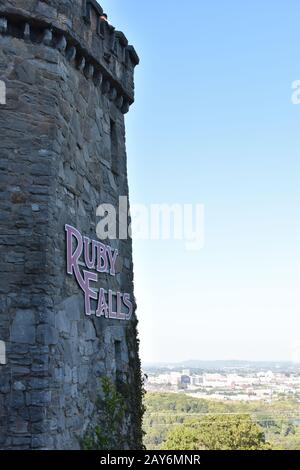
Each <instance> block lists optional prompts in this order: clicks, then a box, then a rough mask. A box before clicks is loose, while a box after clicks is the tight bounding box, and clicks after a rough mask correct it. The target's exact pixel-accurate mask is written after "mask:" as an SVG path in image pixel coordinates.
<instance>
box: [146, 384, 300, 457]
mask: <svg viewBox="0 0 300 470" xmlns="http://www.w3.org/2000/svg"><path fill="white" fill-rule="evenodd" d="M144 401H145V405H146V412H145V415H144V430H145V433H146V434H145V438H144V444H145V446H146V448H147V449H160V448H161V446H162V445H163V442H166V440H167V437H168V435H169V433H170V432H171V431H172V430H173V431H175V429H176V428H177V427H178V425H185V426H186V425H187V427H188V429H189V430H188V431H187V430H186V429H184V433H185V434H184V441H183V442H182V445H183V446H186V443H187V442H188V445H194V442H195V437H194V430H193V427H192V426H191V420H193V422H195V423H196V424H197V423H198V424H199V423H200V421H201V422H203V418H205V417H206V418H207V419H208V418H209V417H210V416H212V417H215V416H220V415H222V416H224V417H226V416H228V415H229V416H230V414H232V415H233V416H236V415H248V418H249V419H251V420H252V423H254V424H256V425H258V426H259V430H260V432H263V434H264V435H265V440H266V441H267V442H269V443H270V444H271V446H272V448H273V449H297V450H300V426H299V425H296V424H295V423H294V421H295V419H297V418H298V419H299V417H300V402H299V401H297V400H296V399H294V398H287V397H282V398H280V400H278V401H272V403H269V402H263V401H248V402H247V401H245V402H238V401H223V402H222V401H216V400H203V399H198V398H193V397H189V396H187V395H185V394H183V393H150V392H149V393H147V394H146V396H145V400H144ZM204 424H205V422H204ZM182 430H183V426H180V430H178V434H179V433H181V432H182ZM252 430H253V428H252ZM175 437H176V436H175ZM174 440H175V442H176V439H175V438H174ZM197 442H198V441H197ZM198 445H204V443H203V442H201V443H200V444H199V442H198V443H197V446H198ZM183 450H184V448H183Z"/></svg>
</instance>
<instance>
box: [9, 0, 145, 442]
mask: <svg viewBox="0 0 300 470" xmlns="http://www.w3.org/2000/svg"><path fill="white" fill-rule="evenodd" d="M138 62H139V59H138V56H137V54H136V52H135V50H134V48H133V47H132V46H130V45H128V41H127V39H126V37H125V36H124V34H123V33H122V32H120V31H117V30H115V28H114V27H113V26H111V25H110V24H109V23H108V22H107V21H106V20H105V17H104V16H103V10H102V8H101V6H100V5H99V4H98V3H97V2H96V1H95V0H45V1H39V0H0V80H1V83H2V84H5V88H6V104H3V102H2V104H0V135H1V139H0V190H1V199H0V250H1V258H0V259H1V261H0V263H1V274H0V276H1V280H0V340H1V351H2V354H0V359H1V360H0V362H1V363H0V448H2V449H77V448H79V447H80V441H81V439H82V438H83V436H84V434H85V433H86V432H87V430H88V429H92V428H93V424H94V422H96V420H97V419H98V418H97V416H96V415H95V413H96V411H95V410H96V407H95V403H96V400H97V398H98V397H99V396H100V397H101V396H102V395H101V393H103V391H102V388H101V378H103V377H107V378H108V379H109V380H110V381H111V382H113V383H114V384H115V385H116V387H117V390H119V393H120V394H122V395H123V398H124V401H126V416H125V418H124V420H123V421H124V422H123V431H124V434H125V435H126V439H125V441H126V442H124V444H122V446H123V447H124V448H130V449H138V448H140V447H141V445H142V444H141V440H142V433H141V415H142V404H141V398H142V385H141V373H140V362H139V355H138V340H137V333H136V324H137V321H136V316H135V302H134V297H133V266H132V250H131V241H130V239H125V238H124V237H123V238H124V239H116V240H107V241H105V242H104V241H103V242H101V241H100V240H99V239H98V238H97V235H96V225H97V222H98V220H97V216H96V210H97V207H98V206H99V204H101V203H110V204H112V205H113V206H114V207H118V200H119V196H120V195H121V196H127V195H128V185H127V170H126V150H125V129H124V114H125V113H126V112H127V111H128V109H129V106H130V105H131V104H132V103H133V100H134V83H133V75H134V68H135V66H136V65H137V64H138ZM123 215H124V214H123ZM126 217H127V215H126ZM76 250H77V251H76ZM76 253H77V254H76ZM99 299H100V300H99ZM100 413H101V410H100Z"/></svg>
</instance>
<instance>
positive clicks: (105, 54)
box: [0, 0, 139, 113]
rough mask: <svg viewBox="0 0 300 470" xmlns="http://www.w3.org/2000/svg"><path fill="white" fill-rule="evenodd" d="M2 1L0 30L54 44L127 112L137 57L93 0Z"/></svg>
mask: <svg viewBox="0 0 300 470" xmlns="http://www.w3.org/2000/svg"><path fill="white" fill-rule="evenodd" d="M7 3H8V4H9V6H5V7H4V6H2V5H1V4H0V34H2V35H9V36H13V37H17V38H19V39H23V40H24V41H32V42H33V43H40V44H42V45H45V46H47V47H52V48H55V49H57V50H59V52H60V53H61V54H63V55H64V56H65V58H66V59H67V60H68V61H69V62H71V63H72V64H73V65H74V67H76V68H77V69H78V70H79V71H81V72H82V73H83V74H84V75H85V76H86V78H87V79H90V80H93V81H94V84H95V86H97V87H101V90H102V93H103V94H105V95H106V96H107V97H108V98H109V99H110V100H111V101H113V102H114V103H115V105H116V106H117V108H118V109H120V110H121V111H122V113H127V111H128V109H129V106H130V105H131V104H132V103H133V101H134V68H135V66H136V65H137V64H138V63H139V57H138V55H137V53H136V51H135V49H134V47H133V46H131V45H129V44H128V40H127V38H126V36H125V35H124V34H123V33H122V32H121V31H117V30H116V29H115V28H114V27H113V26H112V25H111V24H109V22H108V21H107V20H106V18H105V17H106V15H105V14H104V12H103V9H102V7H101V6H100V5H99V4H98V3H97V1H96V0H75V1H72V2H71V1H61V2H58V1H56V0H53V1H48V2H43V1H38V2H36V1H33V0H29V1H26V2H25V3H24V2H23V1H22V0H13V1H10V2H6V5H7ZM25 8H26V10H25Z"/></svg>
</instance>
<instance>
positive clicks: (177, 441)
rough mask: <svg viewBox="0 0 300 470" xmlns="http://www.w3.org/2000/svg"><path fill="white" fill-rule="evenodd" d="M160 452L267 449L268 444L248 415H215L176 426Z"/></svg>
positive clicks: (262, 433) (260, 429)
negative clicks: (163, 450)
mask: <svg viewBox="0 0 300 470" xmlns="http://www.w3.org/2000/svg"><path fill="white" fill-rule="evenodd" d="M162 449H165V450H201V449H210V450H263V449H270V445H269V444H268V443H266V441H265V435H264V432H263V429H262V428H261V427H260V426H259V425H258V424H256V423H254V422H253V421H252V419H251V417H250V416H249V415H214V416H205V417H204V418H202V419H200V420H198V421H195V420H191V421H189V422H188V421H187V422H186V423H185V424H183V425H181V426H176V427H175V428H174V429H173V430H171V431H170V432H169V434H168V435H167V438H166V440H165V442H164V443H163V445H162Z"/></svg>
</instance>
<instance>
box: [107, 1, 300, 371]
mask: <svg viewBox="0 0 300 470" xmlns="http://www.w3.org/2000/svg"><path fill="white" fill-rule="evenodd" d="M100 4H101V5H102V6H103V8H104V9H105V11H106V12H107V13H108V15H109V19H110V21H111V23H112V24H113V25H114V26H116V27H117V29H121V30H122V31H124V32H125V34H126V36H127V37H128V39H129V41H130V43H132V44H133V45H134V46H135V48H136V50H137V52H138V54H139V55H140V58H141V63H140V65H139V66H138V67H137V68H136V103H135V104H134V105H133V106H132V107H131V110H130V112H129V114H128V115H127V116H126V125H127V153H128V170H129V183H130V196H131V201H132V202H134V203H145V204H150V203H194V204H195V203H203V204H204V205H205V214H206V215H205V239H206V243H205V246H204V249H203V250H201V251H198V252H188V251H186V250H185V246H184V244H183V243H182V242H179V241H177V242H176V241H171V242H170V241H169V242H168V241H135V242H134V262H135V293H136V297H137V302H138V315H139V320H140V337H141V355H142V359H143V361H145V362H152V361H178V360H184V359H253V360H260V359H261V360H272V359H274V360H279V359H291V358H295V357H298V359H299V361H300V301H299V280H300V248H299V240H300V237H299V235H300V218H299V207H300V204H299V203H300V184H299V176H300V158H299V156H300V144H299V137H300V105H298V106H296V105H293V104H292V102H291V94H292V90H291V84H292V82H293V81H294V80H297V79H300V23H299V18H300V4H299V2H297V1H296V0H294V1H289V0H287V1H285V2H282V1H278V0H277V1H276V0H272V1H271V0H265V1H264V2H261V1H258V0H252V1H251V2H250V1H249V2H241V1H240V0H228V1H227V2H224V1H223V0H218V1H211V0H210V1H208V0H207V1H202V0H187V1H186V2H184V3H183V2H179V1H176V0H172V1H171V0H163V1H158V0H152V1H151V2H144V1H138V0H127V1H124V0H103V1H101V2H100ZM297 291H298V292H297Z"/></svg>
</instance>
